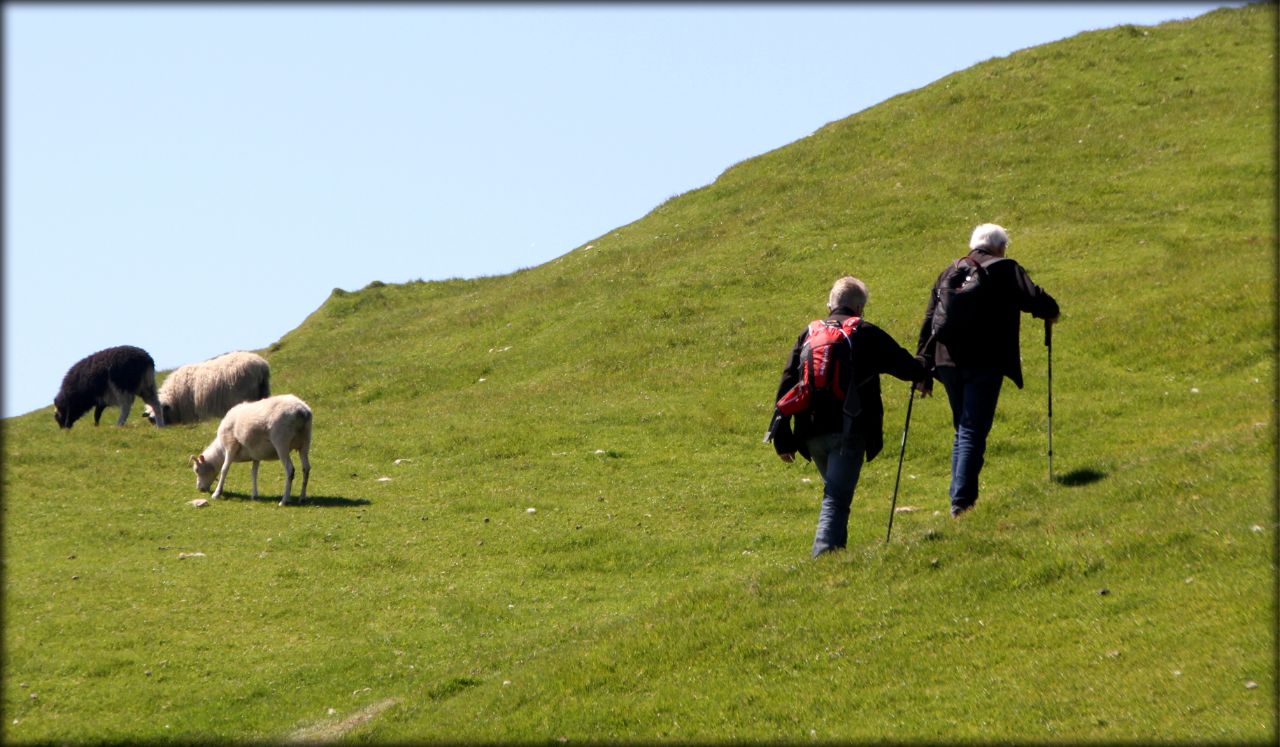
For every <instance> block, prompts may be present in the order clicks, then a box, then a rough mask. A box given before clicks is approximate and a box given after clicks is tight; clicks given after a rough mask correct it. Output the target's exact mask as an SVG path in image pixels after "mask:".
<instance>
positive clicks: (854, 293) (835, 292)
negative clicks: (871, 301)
mask: <svg viewBox="0 0 1280 747" xmlns="http://www.w3.org/2000/svg"><path fill="white" fill-rule="evenodd" d="M870 295H871V294H870V293H869V292H868V291H867V284H866V283H864V282H862V281H861V280H859V279H857V278H855V277H850V276H848V275H846V276H845V277H842V278H840V279H839V280H837V281H836V283H835V285H833V286H831V295H830V296H828V297H827V311H835V310H836V309H838V308H840V307H841V306H843V307H845V308H846V309H849V310H850V311H855V312H859V313H861V311H862V307H864V306H866V305H867V298H869V297H870Z"/></svg>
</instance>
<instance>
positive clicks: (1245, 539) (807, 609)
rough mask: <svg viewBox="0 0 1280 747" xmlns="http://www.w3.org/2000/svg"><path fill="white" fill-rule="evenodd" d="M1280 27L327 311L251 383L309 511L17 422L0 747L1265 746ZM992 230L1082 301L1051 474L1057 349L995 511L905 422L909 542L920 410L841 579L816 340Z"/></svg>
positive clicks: (124, 446) (1273, 514)
mask: <svg viewBox="0 0 1280 747" xmlns="http://www.w3.org/2000/svg"><path fill="white" fill-rule="evenodd" d="M1275 28H1276V15H1275V7H1274V6H1273V5H1258V6H1250V7H1246V8H1242V9H1235V10H1224V11H1218V12H1215V13H1211V14H1209V15H1207V16H1204V17H1201V18H1199V19H1196V20H1194V21H1190V22H1180V23H1170V24H1165V25H1162V26H1159V27H1149V28H1136V27H1121V28H1116V29H1109V30H1104V31H1098V32H1091V33H1087V34H1082V35H1080V36H1077V37H1074V38H1072V39H1069V40H1065V41H1063V42H1059V43H1055V44H1050V45H1046V46H1043V47H1037V48H1033V49H1027V50H1023V51H1020V52H1017V53H1015V54H1013V55H1010V56H1008V57H1005V58H1000V59H994V60H990V61H988V62H985V63H983V64H980V65H977V66H975V67H973V68H970V69H968V70H964V71H961V72H958V73H955V74H954V75H951V76H948V77H946V78H944V79H942V80H940V81H938V82H936V83H935V84H933V85H930V86H928V87H925V88H922V89H920V90H917V91H912V92H910V93H907V94H903V95H901V96H897V97H895V98H893V99H891V100H889V101H886V102H884V103H883V104H881V105H879V106H876V107H874V108H871V109H868V110H867V111H864V112H861V113H859V114H857V115H856V116H853V117H850V118H848V119H845V120H842V121H838V122H834V123H831V124H829V125H827V126H825V127H823V128H822V129H820V130H819V131H817V132H816V133H814V134H813V135H812V136H810V137H808V138H805V139H803V140H801V141H799V142H797V143H794V144H792V145H789V146H787V147H785V148H780V149H778V150H776V151H773V152H770V153H767V154H764V155H762V156H760V157H758V158H755V159H751V160H749V161H746V162H743V163H741V164H738V165H736V166H734V167H733V168H731V169H729V170H727V171H726V172H725V173H724V174H723V175H722V176H721V177H720V178H719V179H718V180H717V181H716V182H715V183H714V184H712V185H709V186H707V187H705V188H702V189H698V190H694V191H692V192H689V193H686V194H683V195H679V196H677V197H673V198H672V199H671V200H669V201H667V202H666V203H664V204H663V205H661V206H659V207H657V208H656V209H655V210H654V211H653V212H652V213H650V214H649V215H647V216H645V217H644V218H643V219H641V220H639V221H636V222H635V223H632V224H630V225H627V226H622V227H619V228H618V229H616V230H614V231H612V232H610V233H608V234H606V235H604V236H601V237H599V238H597V239H595V240H594V241H591V242H589V244H588V245H584V246H583V247H579V248H577V249H575V250H574V251H572V252H569V253H567V254H565V255H564V256H562V257H560V258H559V259H556V260H554V261H552V262H549V263H547V264H545V265H542V266H539V267H535V268H530V269H527V270H522V271H520V272H516V273H513V274H510V275H506V276H502V277H490V278H481V279H476V280H451V281H447V282H429V283H422V282H416V283H406V284H381V283H375V284H372V285H370V286H369V287H367V288H364V289H362V290H359V291H355V292H346V291H338V290H335V292H334V293H333V295H332V296H331V297H330V298H329V299H328V300H327V301H326V302H325V304H324V305H323V306H321V307H320V308H319V309H317V310H316V311H315V312H314V313H313V314H312V315H311V316H310V317H309V318H308V319H307V320H306V321H305V322H304V323H303V324H302V325H301V326H300V327H299V328H298V329H296V330H294V331H293V332H290V333H289V334H288V335H286V336H285V337H283V338H282V339H281V340H280V341H278V342H277V343H276V344H275V345H273V346H271V348H270V349H268V350H265V351H262V352H263V353H264V355H266V356H267V357H268V358H269V360H270V362H271V365H272V378H273V387H274V390H275V391H276V392H278V393H284V392H293V393H296V394H298V395H299V396H301V397H302V398H303V399H305V400H307V401H308V402H309V403H310V404H311V405H312V407H313V409H314V410H315V444H314V449H313V452H312V456H313V459H312V461H313V470H312V476H311V485H310V492H311V494H312V497H313V499H312V501H311V502H310V504H309V505H305V506H302V507H298V508H282V507H279V506H277V505H276V504H275V501H274V500H273V499H271V498H270V496H272V494H273V493H275V494H276V495H278V491H279V490H280V489H281V488H282V484H283V476H282V471H281V470H280V468H279V465H278V464H272V463H268V464H265V465H264V466H263V468H262V471H261V475H260V480H261V483H262V484H261V489H262V491H263V493H264V497H263V498H262V499H261V500H258V501H252V500H249V499H248V498H247V497H246V496H247V494H248V488H249V469H248V466H247V465H237V466H236V467H234V468H233V469H232V471H231V476H230V478H229V481H228V490H229V491H231V494H232V497H231V499H230V500H227V501H220V502H217V503H215V504H213V505H211V506H209V507H207V508H203V509H196V508H194V507H192V506H191V505H190V501H191V500H192V499H194V498H196V497H198V494H197V493H196V492H195V490H194V477H193V476H192V474H191V472H190V469H189V466H188V465H187V462H186V458H187V455H189V454H192V453H196V452H198V451H199V450H200V449H202V448H203V447H204V446H205V445H206V444H207V443H208V441H209V440H210V439H211V438H212V435H213V431H214V429H215V425H214V424H213V423H205V424H200V425H194V426H176V427H172V428H166V429H163V430H159V429H154V428H151V427H149V426H147V425H146V424H145V422H144V421H142V420H141V419H138V418H135V419H133V420H132V421H131V422H130V423H129V424H128V425H127V426H126V427H125V428H123V429H116V428H114V427H108V426H103V427H100V428H97V429H94V428H93V427H92V426H90V425H87V424H85V423H83V422H82V423H81V424H80V425H78V426H77V427H76V428H75V429H73V430H71V431H70V432H65V433H64V432H59V431H58V430H57V429H56V427H55V426H54V424H53V422H52V418H51V417H50V410H51V408H49V409H45V410H41V411H40V412H37V413H33V414H31V415H28V416H24V417H19V418H11V419H8V420H5V421H4V452H3V453H4V476H3V481H4V482H3V485H4V503H3V510H4V530H3V531H4V535H3V536H4V583H5V586H4V633H5V638H4V654H5V655H4V661H3V685H4V688H3V703H4V710H3V718H2V720H0V724H2V725H3V728H4V738H5V740H6V741H7V742H13V743H23V742H62V741H73V742H85V741H94V740H108V741H127V740H145V741H148V742H162V741H175V742H187V741H191V740H194V739H216V740H229V741H241V742H244V741H256V740H268V741H276V740H281V739H287V738H289V737H290V736H291V735H297V734H316V733H326V734H329V735H331V736H337V737H340V738H347V739H350V740H353V741H368V742H375V743H393V742H405V741H412V742H421V741H450V742H453V741H465V742H488V741H524V742H549V741H553V740H557V739H560V738H566V739H569V740H572V741H584V740H591V741H601V740H608V741H629V740H636V741H650V740H676V741H697V742H707V741H715V742H720V741H788V742H789V741H807V740H810V739H817V740H838V741H865V742H871V741H883V740H891V741H911V742H914V741H925V742H965V741H973V742H987V741H1011V740H1017V741H1029V742H1043V743H1062V742H1069V743H1080V742H1143V743H1146V742H1164V743H1185V742H1192V741H1197V742H1198V741H1216V742H1231V743H1274V741H1275V739H1276V735H1277V732H1276V705H1277V700H1276V676H1275V667H1276V654H1277V651H1276V645H1275V643H1276V641H1275V625H1276V595H1275V585H1276V528H1277V511H1276V503H1275V482H1274V477H1273V469H1274V460H1275V456H1276V427H1275V418H1274V411H1275V396H1276V372H1275V353H1276V346H1275V334H1276V332H1275V330H1276V326H1275V321H1276V317H1275V306H1274V289H1275V286H1274V281H1275V277H1276V236H1275V228H1274V227H1275V220H1276V214H1275V212H1276V211H1275V196H1274V195H1275V186H1276V173H1275V167H1276V161H1275V137H1276V129H1275V111H1276V109H1275V107H1276V95H1275V93H1276V91H1275V74H1274V66H1275V61H1274V51H1275V48H1276V33H1275ZM984 221H994V222H998V223H1001V224H1002V225H1005V226H1006V227H1008V228H1009V230H1010V232H1011V236H1012V244H1011V248H1010V252H1011V255H1012V256H1014V257H1016V258H1017V259H1019V261H1021V262H1022V263H1023V264H1024V265H1025V266H1026V267H1027V268H1028V269H1029V270H1030V271H1031V273H1032V275H1033V277H1034V278H1035V279H1036V280H1037V282H1039V283H1041V284H1042V285H1044V286H1045V287H1046V288H1047V289H1049V290H1050V291H1051V292H1052V293H1053V294H1054V295H1055V297H1057V298H1058V300H1059V301H1060V303H1061V304H1062V307H1063V320H1062V323H1061V324H1060V325H1059V326H1058V327H1057V328H1056V333H1055V336H1054V351H1053V354H1054V356H1053V377H1054V379H1053V387H1054V389H1053V395H1054V403H1053V404H1054V422H1053V435H1054V459H1055V462H1054V467H1055V471H1056V473H1057V474H1058V476H1059V477H1060V478H1062V479H1060V481H1059V482H1057V483H1050V482H1049V480H1048V477H1047V464H1046V455H1045V441H1046V429H1047V426H1048V423H1047V422H1046V396H1047V392H1046V383H1047V382H1046V379H1047V376H1046V374H1047V371H1046V357H1045V350H1044V347H1043V345H1042V343H1041V332H1040V329H1039V327H1038V325H1036V324H1032V323H1027V324H1025V325H1024V328H1023V332H1022V335H1023V349H1022V352H1023V365H1024V373H1025V376H1026V387H1025V389H1023V390H1021V391H1019V390H1017V389H1015V388H1014V387H1013V386H1011V385H1009V386H1007V388H1006V389H1005V392H1004V394H1003V395H1002V401H1001V404H1000V410H999V412H998V414H997V420H996V426H995V429H994V431H993V434H992V440H991V444H990V449H989V461H988V466H987V468H986V469H985V470H984V473H983V483H984V484H983V494H982V499H981V501H980V502H979V505H978V509H977V510H976V511H974V512H971V513H970V514H967V515H966V516H965V517H964V518H963V519H961V520H958V521H953V520H951V519H950V518H949V517H947V516H946V513H945V510H946V505H947V504H946V486H947V482H948V478H949V475H948V464H949V444H950V437H951V434H950V428H949V420H950V415H949V412H948V411H947V408H946V406H945V402H944V401H943V399H942V398H941V397H939V398H937V399H934V400H924V401H918V402H917V403H916V404H915V405H914V410H913V417H912V424H911V434H910V441H909V443H908V448H907V455H906V463H905V467H904V474H903V479H902V489H901V492H900V495H899V498H898V504H899V506H909V507H913V508H916V509H918V510H915V511H913V512H910V513H900V514H898V515H897V517H896V519H895V523H894V535H893V541H892V542H891V543H890V544H888V545H885V544H884V542H883V540H884V530H885V522H886V520H887V518H888V508H889V498H890V493H891V491H892V487H893V479H894V470H895V467H896V460H897V444H898V439H899V435H900V430H899V429H900V428H901V424H902V422H903V417H904V414H905V407H906V395H907V389H906V385H905V384H903V383H901V382H897V381H896V380H892V379H888V380H886V382H885V404H886V409H887V412H886V419H885V422H886V442H887V445H886V450H885V452H884V454H883V455H882V456H881V457H879V458H878V459H876V460H875V461H873V462H871V463H869V464H868V465H867V467H866V468H865V470H864V473H863V478H862V482H861V484H860V485H859V488H858V494H857V497H856V500H855V503H854V510H853V515H852V518H851V521H850V542H849V549H848V551H846V552H844V553H840V554H837V555H835V556H832V557H828V558H824V559H822V560H821V561H819V562H811V561H809V560H808V548H809V544H810V541H811V539H812V532H813V527H814V523H815V521H816V515H817V505H818V500H819V493H820V489H819V487H818V478H817V475H816V472H815V471H814V469H813V468H812V467H811V466H809V465H791V466H787V465H783V464H781V463H780V462H779V461H778V460H777V459H776V457H775V456H774V455H773V453H772V449H771V448H770V447H768V446H764V445H762V444H760V443H759V441H760V438H761V435H762V433H763V430H764V427H765V425H766V422H767V420H768V415H769V411H770V407H771V405H770V398H771V397H772V395H773V392H774V388H775V386H776V384H777V376H778V373H779V371H780V369H781V366H782V364H783V362H784V359H785V356H786V353H787V352H788V350H789V347H790V345H791V343H792V341H793V340H794V338H795V335H796V334H797V333H798V331H799V329H801V328H802V327H803V325H804V324H805V323H806V322H807V321H808V320H809V319H811V318H812V317H814V316H815V315H818V314H820V313H821V311H822V309H823V303H824V301H825V298H826V292H827V289H828V288H829V287H830V284H831V282H832V281H833V280H834V279H835V278H836V277H838V276H840V275H842V274H845V273H851V274H854V275H857V276H859V277H861V278H863V279H864V280H866V281H867V283H868V284H869V285H870V288H871V301H870V304H869V306H868V311H867V315H868V318H870V319H871V320H873V321H874V322H876V323H877V324H879V325H880V326H882V327H883V328H885V329H886V330H887V331H889V332H890V333H891V334H892V335H894V336H895V337H896V338H897V339H898V340H899V341H901V342H903V343H904V344H906V345H907V346H908V347H911V346H912V345H913V343H914V338H915V333H916V331H917V328H918V324H919V321H920V316H921V313H922V312H923V309H924V304H925V301H926V295H927V289H928V287H929V285H930V283H931V282H932V280H933V278H934V277H935V276H936V274H937V273H938V271H939V270H940V269H941V268H942V267H943V266H945V263H946V262H947V261H949V260H950V259H952V258H954V257H955V256H958V255H959V254H960V253H962V252H963V251H964V244H965V241H966V240H967V237H968V233H969V231H970V230H971V229H972V227H973V225H975V224H977V223H979V222H984ZM397 460H399V463H397ZM383 478H389V479H386V480H384V479H383ZM530 508H533V509H535V511H533V512H530V511H529V510H528V509H530ZM190 553H203V555H196V556H191V557H184V555H187V554H190ZM1250 683H1252V684H1253V685H1254V686H1252V687H1251V686H1250ZM326 728H327V729H329V730H330V731H328V732H323V731H317V730H323V729H326Z"/></svg>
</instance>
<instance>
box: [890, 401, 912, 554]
mask: <svg viewBox="0 0 1280 747" xmlns="http://www.w3.org/2000/svg"><path fill="white" fill-rule="evenodd" d="M915 401H916V385H915V383H914V382H913V383H912V384H911V396H910V398H909V399H907V421H906V422H905V423H903V424H902V449H901V450H900V451H899V452H898V476H897V477H895V478H893V502H892V503H891V504H890V505H889V528H888V529H886V530H885V532H884V541H885V544H888V543H889V534H890V533H891V532H893V514H894V512H895V511H897V509H898V483H899V482H900V481H901V480H902V457H904V456H905V455H906V453H907V429H908V428H910V427H911V405H912V403H914V402H915Z"/></svg>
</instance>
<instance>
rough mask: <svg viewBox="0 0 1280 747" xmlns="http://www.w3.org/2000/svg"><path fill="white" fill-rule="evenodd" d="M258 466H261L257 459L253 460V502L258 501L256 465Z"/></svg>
mask: <svg viewBox="0 0 1280 747" xmlns="http://www.w3.org/2000/svg"><path fill="white" fill-rule="evenodd" d="M259 464H262V462H261V461H259V460H257V459H254V460H253V499H254V500H255V501H256V500H258V465H259Z"/></svg>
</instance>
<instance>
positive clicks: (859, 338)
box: [769, 309, 929, 461]
mask: <svg viewBox="0 0 1280 747" xmlns="http://www.w3.org/2000/svg"><path fill="white" fill-rule="evenodd" d="M850 316H851V314H850V313H849V310H848V309H836V310H835V311H834V312H832V314H831V316H829V317H827V319H830V320H832V321H836V322H843V321H844V320H845V319H848V318H849V317H850ZM807 336H808V327H806V328H805V331H803V332H801V333H800V337H799V338H798V339H797V340H796V344H795V347H794V348H792V350H791V357H790V358H789V359H788V360H787V366H786V368H784V369H783V370H782V381H780V382H779V383H778V394H777V396H776V397H774V402H777V401H778V400H779V399H781V398H782V395H784V394H786V393H787V392H788V391H790V390H791V387H793V386H795V384H796V383H797V382H798V381H800V350H801V348H803V347H804V341H805V338H806V337H807ZM850 343H851V347H850V350H851V354H850V357H851V358H852V361H853V365H852V366H844V367H842V369H841V374H842V375H841V379H842V380H841V381H840V388H841V389H843V390H844V391H849V386H848V382H849V380H853V381H855V382H857V389H856V392H857V396H856V397H855V396H853V395H852V394H851V395H850V396H849V397H847V398H846V399H845V401H844V403H843V405H840V406H837V405H838V404H839V403H836V404H829V405H827V406H826V407H821V408H818V409H813V410H809V411H806V412H802V413H799V414H798V415H796V416H795V427H794V429H793V428H792V425H791V420H792V419H791V418H790V417H786V416H784V415H782V413H780V412H778V410H777V408H776V407H775V408H774V411H773V421H772V422H771V424H770V430H769V432H770V434H771V436H772V440H773V448H774V450H775V451H777V452H778V453H779V454H788V453H792V452H799V453H800V454H801V455H802V456H803V457H804V458H805V459H809V458H810V456H809V449H808V447H807V446H806V445H805V442H806V441H807V440H808V439H809V438H811V437H813V436H822V435H826V434H829V433H857V434H859V435H861V436H862V438H863V440H864V443H865V444H866V460H867V461H871V460H872V459H873V458H875V456H876V454H879V453H880V450H881V448H883V447H884V403H883V402H882V401H881V399H880V374H882V373H886V374H889V375H890V376H894V377H896V378H899V379H902V380H903V381H923V380H924V379H926V378H928V376H929V371H928V368H927V367H926V365H925V361H924V359H923V358H921V357H918V356H917V357H912V355H911V353H910V352H908V351H907V350H906V349H904V348H903V347H902V346H901V345H899V344H898V343H897V342H896V341H894V339H893V338H892V337H890V336H889V333H887V332H885V331H884V330H882V329H880V328H879V327H877V326H875V325H874V324H871V323H870V322H868V321H866V320H865V319H864V320H863V321H862V323H861V324H860V325H859V327H858V329H857V330H856V331H855V332H854V333H853V335H852V336H851V337H850Z"/></svg>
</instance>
